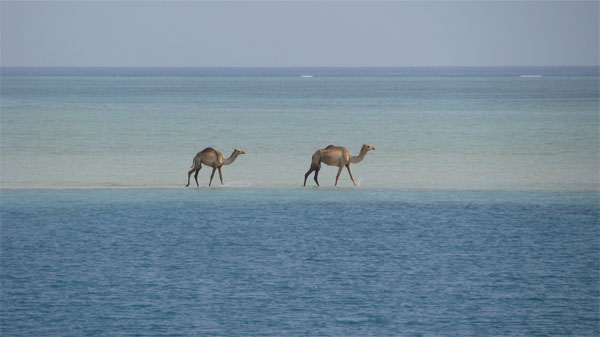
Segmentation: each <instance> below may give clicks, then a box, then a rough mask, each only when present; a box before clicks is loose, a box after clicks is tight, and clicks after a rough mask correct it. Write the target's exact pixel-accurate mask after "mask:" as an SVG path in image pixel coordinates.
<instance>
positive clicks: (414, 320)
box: [0, 188, 600, 336]
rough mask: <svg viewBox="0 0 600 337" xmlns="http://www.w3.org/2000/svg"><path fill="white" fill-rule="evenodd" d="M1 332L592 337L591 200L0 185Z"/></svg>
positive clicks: (547, 195) (597, 323)
mask: <svg viewBox="0 0 600 337" xmlns="http://www.w3.org/2000/svg"><path fill="white" fill-rule="evenodd" d="M1 198H2V199H1V202H2V212H1V221H2V226H1V227H0V231H1V246H0V247H1V257H0V258H1V264H2V268H1V269H0V281H1V282H0V287H1V288H0V289H1V293H2V296H1V299H0V301H1V305H0V324H1V325H0V327H1V330H2V335H7V336H84V335H85V336H130V335H138V336H139V335H142V336H198V335H202V336H210V335H215V336H223V335H227V336H232V335H240V336H298V335H344V336H382V335H385V336H389V335H435V336H439V335H456V336H482V335H510V336H548V335H561V336H597V335H598V334H599V333H600V328H599V327H600V320H599V318H598V317H599V312H598V301H599V300H600V294H599V292H600V291H599V286H598V285H599V281H600V280H599V278H598V275H599V270H600V269H599V261H598V255H599V250H598V237H599V232H598V231H599V227H598V217H599V207H598V202H599V197H598V193H597V192H513V191H495V192H494V191H393V190H370V189H359V190H354V189H337V190H334V189H312V188H311V189H231V188H230V189H213V190H207V189H187V190H185V189H104V190H85V189H79V190H3V191H2V194H1Z"/></svg>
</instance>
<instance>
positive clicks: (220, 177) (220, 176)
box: [219, 166, 223, 186]
mask: <svg viewBox="0 0 600 337" xmlns="http://www.w3.org/2000/svg"><path fill="white" fill-rule="evenodd" d="M219 179H221V186H223V173H221V166H219Z"/></svg>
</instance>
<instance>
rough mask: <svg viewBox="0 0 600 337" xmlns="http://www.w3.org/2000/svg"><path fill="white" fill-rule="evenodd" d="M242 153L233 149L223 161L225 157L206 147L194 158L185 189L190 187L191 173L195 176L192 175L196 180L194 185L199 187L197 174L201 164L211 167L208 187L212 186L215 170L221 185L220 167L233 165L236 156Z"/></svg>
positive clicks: (242, 151) (219, 152) (242, 152)
mask: <svg viewBox="0 0 600 337" xmlns="http://www.w3.org/2000/svg"><path fill="white" fill-rule="evenodd" d="M244 153H246V152H244V150H240V149H234V150H233V153H232V154H231V156H229V158H227V159H224V158H225V157H223V153H221V151H217V150H215V149H213V148H212V147H207V148H206V149H204V150H202V151H200V152H198V153H197V154H196V156H195V157H194V163H193V164H192V169H191V170H190V171H189V172H188V183H187V185H185V187H188V186H190V176H191V175H192V172H196V174H194V180H196V185H197V186H198V187H200V185H199V184H198V172H200V169H201V168H202V164H204V165H206V166H210V167H212V173H211V174H210V182H209V183H208V187H210V184H212V180H213V177H214V175H215V170H217V169H218V170H219V178H220V179H221V185H223V174H222V173H221V167H223V165H229V164H231V163H233V162H234V161H235V159H236V158H237V156H238V155H240V154H244Z"/></svg>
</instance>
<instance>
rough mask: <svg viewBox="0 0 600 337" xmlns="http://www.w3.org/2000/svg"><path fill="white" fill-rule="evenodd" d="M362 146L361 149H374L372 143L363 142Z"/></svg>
mask: <svg viewBox="0 0 600 337" xmlns="http://www.w3.org/2000/svg"><path fill="white" fill-rule="evenodd" d="M362 148H363V150H365V151H371V150H375V146H373V145H369V144H363V146H362Z"/></svg>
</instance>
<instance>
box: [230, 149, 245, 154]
mask: <svg viewBox="0 0 600 337" xmlns="http://www.w3.org/2000/svg"><path fill="white" fill-rule="evenodd" d="M233 151H234V152H235V153H237V154H245V153H246V152H244V150H241V149H234V150H233Z"/></svg>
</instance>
